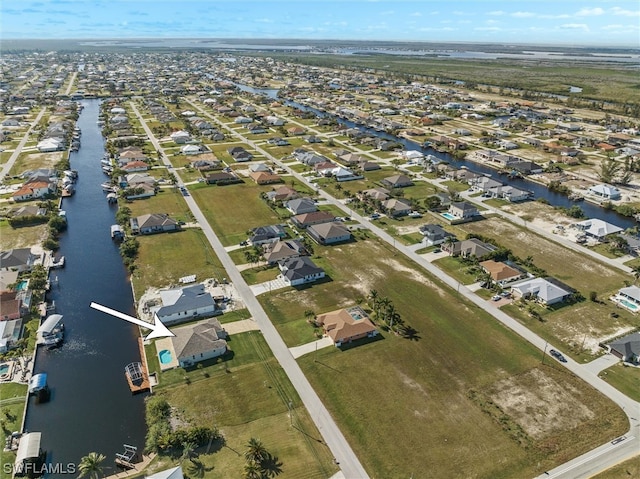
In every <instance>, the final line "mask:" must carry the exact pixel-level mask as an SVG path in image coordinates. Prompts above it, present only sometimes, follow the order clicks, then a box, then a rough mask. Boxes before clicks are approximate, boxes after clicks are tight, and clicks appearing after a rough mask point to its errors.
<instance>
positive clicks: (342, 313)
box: [315, 306, 378, 347]
mask: <svg viewBox="0 0 640 479" xmlns="http://www.w3.org/2000/svg"><path fill="white" fill-rule="evenodd" d="M315 323H316V324H317V325H318V326H320V327H322V329H323V330H324V332H325V334H326V335H327V336H329V337H330V338H331V340H332V341H333V343H334V344H335V345H336V346H337V347H340V346H342V345H343V344H347V343H350V342H352V341H355V340H357V339H362V338H372V337H374V336H376V335H377V334H378V330H377V329H376V327H375V326H374V324H373V323H372V322H371V320H370V319H369V317H368V316H367V313H365V312H364V310H363V309H362V308H360V307H359V306H354V307H352V308H349V309H338V310H336V311H331V312H329V313H324V314H319V315H317V316H316V319H315Z"/></svg>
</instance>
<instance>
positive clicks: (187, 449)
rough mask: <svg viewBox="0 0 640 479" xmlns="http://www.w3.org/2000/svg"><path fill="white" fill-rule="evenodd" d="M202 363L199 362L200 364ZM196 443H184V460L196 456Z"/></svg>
mask: <svg viewBox="0 0 640 479" xmlns="http://www.w3.org/2000/svg"><path fill="white" fill-rule="evenodd" d="M200 364H202V363H198V366H200ZM196 447H197V446H196V445H195V444H194V443H193V442H189V441H185V442H183V443H182V460H183V461H186V460H187V459H189V460H193V458H195V457H196Z"/></svg>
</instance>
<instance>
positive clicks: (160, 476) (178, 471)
mask: <svg viewBox="0 0 640 479" xmlns="http://www.w3.org/2000/svg"><path fill="white" fill-rule="evenodd" d="M145 479H184V474H183V473H182V467H181V466H176V467H172V468H171V469H166V470H164V471H160V472H156V473H155V474H151V475H149V476H146V478H145Z"/></svg>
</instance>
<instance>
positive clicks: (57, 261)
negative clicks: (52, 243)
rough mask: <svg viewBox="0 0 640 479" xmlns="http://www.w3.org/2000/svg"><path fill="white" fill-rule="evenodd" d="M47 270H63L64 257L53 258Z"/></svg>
mask: <svg viewBox="0 0 640 479" xmlns="http://www.w3.org/2000/svg"><path fill="white" fill-rule="evenodd" d="M49 268H51V269H58V268H64V256H59V257H58V258H53V259H52V260H51V263H50V264H49Z"/></svg>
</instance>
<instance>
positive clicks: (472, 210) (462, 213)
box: [447, 201, 480, 223]
mask: <svg viewBox="0 0 640 479" xmlns="http://www.w3.org/2000/svg"><path fill="white" fill-rule="evenodd" d="M447 212H448V213H449V214H450V215H451V216H453V219H452V220H450V221H451V222H452V223H454V222H455V223H461V222H463V221H471V220H472V219H473V218H475V217H476V216H478V215H479V214H480V212H479V211H478V208H476V207H475V206H474V205H472V204H471V203H468V202H466V201H458V202H455V203H451V204H450V205H449V210H448V211H447Z"/></svg>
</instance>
